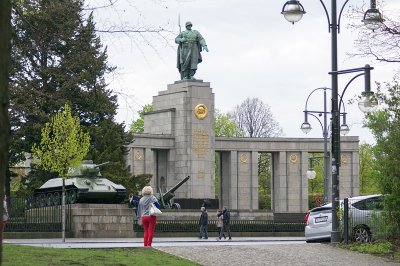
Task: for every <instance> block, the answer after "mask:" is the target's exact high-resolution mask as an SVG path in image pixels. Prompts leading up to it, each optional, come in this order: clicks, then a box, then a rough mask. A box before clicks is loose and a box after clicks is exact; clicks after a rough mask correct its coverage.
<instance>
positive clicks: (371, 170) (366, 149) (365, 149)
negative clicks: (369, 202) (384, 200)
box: [360, 143, 379, 195]
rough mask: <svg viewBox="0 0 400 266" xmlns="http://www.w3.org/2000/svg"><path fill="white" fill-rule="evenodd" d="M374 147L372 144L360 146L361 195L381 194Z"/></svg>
mask: <svg viewBox="0 0 400 266" xmlns="http://www.w3.org/2000/svg"><path fill="white" fill-rule="evenodd" d="M373 153H374V147H373V146H372V145H371V144H367V143H363V144H361V145H360V194H361V195H367V194H376V193H379V187H378V178H377V176H378V172H377V171H376V159H375V157H374V154H373Z"/></svg>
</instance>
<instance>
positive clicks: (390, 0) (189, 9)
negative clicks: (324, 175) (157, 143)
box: [91, 0, 400, 143]
mask: <svg viewBox="0 0 400 266" xmlns="http://www.w3.org/2000/svg"><path fill="white" fill-rule="evenodd" d="M91 1H92V2H94V3H96V5H97V4H99V5H100V2H105V3H107V2H108V1H106V0H91ZM285 2H286V0H135V1H134V0H119V1H118V2H117V3H116V5H115V6H114V7H113V8H111V9H110V8H109V9H107V10H104V9H102V11H95V13H94V15H95V17H96V21H97V26H98V27H101V26H102V27H104V26H105V25H118V24H123V25H125V26H126V25H133V26H138V25H144V26H148V27H154V28H156V27H158V26H162V27H166V28H168V29H170V30H171V31H173V33H171V34H169V35H167V41H168V42H166V41H165V40H162V39H161V38H159V37H157V36H150V35H143V36H144V38H142V36H140V35H133V36H131V37H128V36H125V35H123V34H120V35H118V34H111V35H110V34H105V35H101V39H102V42H103V44H104V45H107V47H108V55H109V58H108V59H109V62H110V64H111V65H113V66H116V67H117V73H116V74H115V75H113V76H112V77H109V83H110V88H111V89H113V90H114V91H115V92H116V93H118V94H119V96H118V97H119V105H120V108H119V110H118V115H117V121H118V122H125V124H126V125H130V124H131V122H132V119H136V118H137V111H139V110H141V109H142V107H143V105H145V104H149V103H151V102H152V97H153V96H155V95H157V93H158V91H161V90H166V88H167V84H171V83H173V82H174V81H176V80H179V73H178V71H177V69H176V45H175V43H174V38H175V36H176V35H177V34H178V32H179V27H178V14H180V17H181V25H182V30H184V23H185V22H186V21H188V20H190V21H191V22H192V23H193V29H195V30H198V31H200V33H201V34H202V35H203V37H204V38H205V40H206V42H207V45H208V48H209V49H210V52H209V53H207V52H203V53H202V56H203V63H201V64H200V65H199V68H198V70H197V74H196V78H197V79H202V80H203V81H206V82H210V83H211V87H212V89H213V92H214V93H215V106H216V108H217V109H219V110H221V111H222V112H225V113H226V112H228V111H231V110H232V109H233V108H234V107H235V106H236V105H238V104H240V103H242V102H243V100H244V99H246V98H247V97H257V98H259V99H260V100H262V101H263V102H264V103H266V104H268V105H269V106H270V108H271V111H272V113H273V114H274V117H275V119H276V120H277V121H278V122H279V124H280V126H281V128H282V129H283V133H284V136H285V137H322V130H321V127H320V125H319V123H318V121H317V120H316V119H313V118H312V117H310V118H309V122H310V123H311V125H312V127H313V130H312V131H311V132H310V133H309V134H307V135H305V134H304V133H303V132H302V131H301V130H300V125H301V124H302V122H303V120H304V115H303V110H304V107H305V102H306V99H307V96H308V95H309V93H310V92H311V91H312V90H313V89H315V88H318V87H330V86H331V78H330V75H328V72H329V71H330V68H331V46H330V41H331V35H330V34H329V32H328V24H327V19H326V15H325V12H324V10H323V8H322V6H321V4H320V3H319V1H317V0H314V1H307V0H302V1H301V3H302V4H303V6H304V8H305V10H306V12H307V13H306V14H305V15H304V17H303V19H302V20H301V21H300V22H298V23H296V24H295V25H291V24H290V23H289V22H287V21H286V20H285V19H284V17H283V15H281V11H282V6H283V5H284V3H285ZM325 2H326V3H327V5H328V6H327V8H328V10H330V5H329V4H330V1H325ZM343 2H344V0H338V9H339V8H340V7H341V5H342V3H343ZM377 2H378V3H377V4H378V7H379V8H381V9H382V10H383V11H384V14H385V12H387V13H388V14H389V13H390V12H389V11H393V10H394V9H400V3H399V1H398V0H385V1H382V0H378V1H377ZM365 3H369V1H365ZM349 4H353V5H362V4H363V1H362V0H358V1H355V0H353V1H349ZM350 8H351V7H347V8H346V9H345V11H349V10H350ZM338 13H339V12H338ZM341 24H342V25H341V33H340V34H339V36H338V50H339V57H338V63H339V67H338V68H339V70H341V69H348V68H355V67H362V66H364V65H365V64H370V65H371V66H373V67H374V68H375V69H374V70H373V71H372V75H371V76H372V82H373V86H372V89H373V90H375V86H374V82H375V81H379V82H390V81H391V80H392V79H393V76H394V70H396V67H397V65H395V64H383V63H377V62H376V61H373V60H372V59H367V58H359V59H357V58H348V57H347V56H346V53H348V52H351V51H356V50H355V47H354V46H353V42H354V38H355V36H356V32H351V31H350V29H347V27H346V25H347V24H348V20H347V18H346V16H343V17H342V22H341ZM352 77H353V75H341V76H339V84H340V87H339V88H340V89H339V91H340V92H341V91H342V89H341V88H343V87H344V86H345V84H346V83H347V82H348V81H349V80H350V79H351V78H352ZM356 81H357V82H356ZM356 81H354V82H353V83H352V85H351V86H350V87H349V89H348V90H347V92H346V94H345V97H344V98H345V99H347V100H348V99H349V98H352V97H354V96H355V95H358V94H360V93H361V92H362V91H363V88H364V79H363V77H360V78H358V79H357V80H356ZM329 99H330V93H328V103H329ZM345 102H347V101H346V100H345ZM308 109H309V110H323V94H322V92H321V93H314V94H313V95H312V96H311V98H310V101H309V105H308ZM329 110H330V106H328V111H329ZM346 111H347V113H348V116H347V123H348V124H349V126H350V129H351V131H350V134H349V135H352V136H360V140H361V141H366V142H368V143H372V142H373V137H372V136H371V134H370V133H369V130H368V129H363V128H362V126H361V123H362V119H363V114H362V113H361V111H360V110H359V109H358V107H357V105H356V104H353V105H348V104H346ZM321 122H322V121H321Z"/></svg>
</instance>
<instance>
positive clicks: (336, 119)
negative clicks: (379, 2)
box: [281, 0, 383, 243]
mask: <svg viewBox="0 0 400 266" xmlns="http://www.w3.org/2000/svg"><path fill="white" fill-rule="evenodd" d="M348 1H349V0H345V2H344V3H343V5H342V8H341V9H340V14H339V18H338V16H337V0H331V16H329V14H328V11H327V8H326V6H325V4H324V2H323V1H322V0H320V3H321V4H322V7H323V8H324V11H325V14H326V16H327V19H328V24H329V31H330V33H331V49H332V50H331V72H330V74H331V83H332V99H331V100H332V111H331V115H332V128H331V130H332V134H331V135H332V136H331V140H332V148H331V151H332V234H331V242H333V243H338V242H339V241H340V232H339V221H338V216H337V207H338V206H339V166H340V161H339V157H340V133H339V130H340V128H339V124H340V112H339V106H338V75H339V73H338V63H337V60H338V55H337V50H338V49H337V35H338V32H339V29H340V23H338V20H339V22H340V17H341V15H342V11H343V9H344V7H345V6H346V4H347V3H348ZM371 9H372V11H371ZM371 9H369V10H368V11H370V12H369V14H368V16H367V14H366V15H365V16H364V20H363V22H364V23H365V24H369V26H370V25H372V24H373V25H375V26H376V27H374V28H375V29H377V28H379V26H380V24H382V22H383V19H382V16H381V14H380V12H379V10H377V9H376V0H371ZM368 11H367V12H368ZM367 12H366V13H367ZM281 13H282V14H283V15H284V17H285V19H286V20H288V21H289V22H291V23H294V22H297V21H299V20H300V19H301V18H302V16H303V15H304V14H305V13H306V12H305V10H304V7H303V6H302V5H301V4H300V2H299V1H295V0H289V1H287V2H286V3H285V5H284V6H283V8H282V12H281ZM371 14H372V15H371ZM369 28H370V27H369Z"/></svg>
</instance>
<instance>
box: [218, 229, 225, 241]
mask: <svg viewBox="0 0 400 266" xmlns="http://www.w3.org/2000/svg"><path fill="white" fill-rule="evenodd" d="M217 229H218V237H219V239H221V238H222V237H224V238H226V237H225V234H224V227H217Z"/></svg>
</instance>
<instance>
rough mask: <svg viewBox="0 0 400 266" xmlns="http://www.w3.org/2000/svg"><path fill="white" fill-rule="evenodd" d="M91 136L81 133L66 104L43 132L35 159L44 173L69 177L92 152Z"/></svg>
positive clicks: (34, 147) (35, 152)
mask: <svg viewBox="0 0 400 266" xmlns="http://www.w3.org/2000/svg"><path fill="white" fill-rule="evenodd" d="M89 145H90V136H89V134H88V133H84V132H83V131H82V129H81V126H80V122H79V119H78V118H77V117H73V116H72V114H71V108H70V107H69V106H68V105H67V104H66V105H65V106H64V110H63V111H60V112H58V113H57V114H55V115H54V117H53V118H52V119H51V122H49V123H46V124H45V126H44V128H43V129H42V139H41V141H40V144H39V145H36V144H35V145H34V146H33V148H32V155H33V159H34V162H35V164H36V165H38V166H39V167H40V168H41V169H43V170H47V171H51V172H56V173H58V174H59V175H60V176H61V177H63V178H66V177H68V175H69V171H68V170H69V169H70V168H72V167H76V166H78V165H79V163H80V162H81V161H82V159H83V158H84V157H85V156H86V154H87V152H88V151H89Z"/></svg>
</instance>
